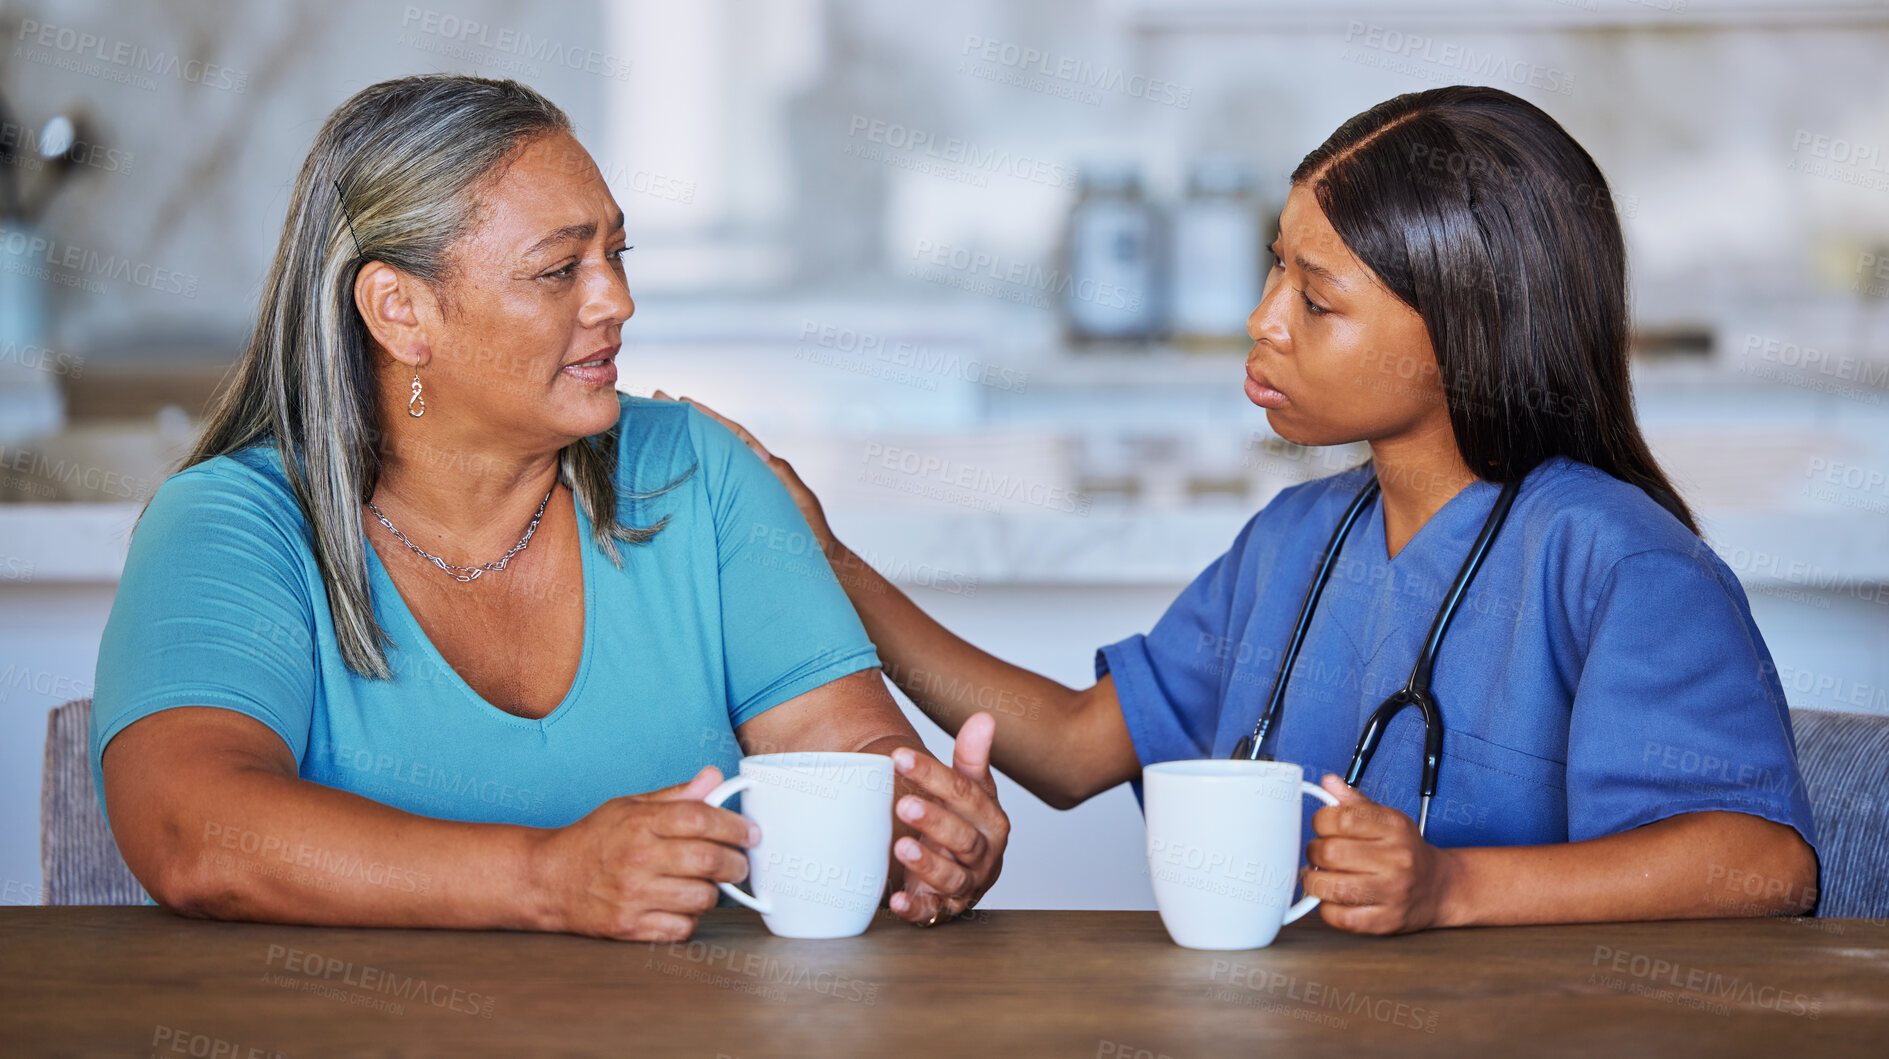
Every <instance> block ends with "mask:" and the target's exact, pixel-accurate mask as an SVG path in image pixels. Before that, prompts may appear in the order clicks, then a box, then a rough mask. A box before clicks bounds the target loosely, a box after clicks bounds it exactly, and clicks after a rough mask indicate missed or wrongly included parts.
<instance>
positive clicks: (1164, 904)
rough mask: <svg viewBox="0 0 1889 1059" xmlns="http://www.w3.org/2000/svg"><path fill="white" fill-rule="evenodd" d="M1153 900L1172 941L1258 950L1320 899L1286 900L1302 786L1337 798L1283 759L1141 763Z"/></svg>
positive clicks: (1295, 866)
mask: <svg viewBox="0 0 1889 1059" xmlns="http://www.w3.org/2000/svg"><path fill="white" fill-rule="evenodd" d="M1141 776H1142V803H1143V809H1144V814H1145V816H1146V818H1147V823H1148V873H1149V875H1150V876H1152V878H1153V881H1154V903H1155V907H1156V908H1158V909H1160V912H1161V922H1162V924H1163V925H1164V926H1166V927H1167V930H1168V936H1169V937H1172V938H1173V939H1174V941H1175V943H1176V944H1178V945H1182V946H1185V947H1187V948H1190V949H1256V948H1259V947H1260V946H1262V945H1270V944H1272V940H1273V938H1274V937H1276V936H1278V934H1279V928H1280V927H1282V926H1284V925H1285V924H1287V923H1290V922H1292V921H1293V920H1295V919H1298V918H1299V917H1300V916H1302V915H1304V914H1306V913H1307V912H1310V911H1311V910H1312V909H1313V908H1315V907H1317V906H1318V898H1316V897H1307V898H1305V899H1304V900H1302V901H1300V902H1299V903H1297V904H1292V890H1293V887H1294V886H1295V885H1297V883H1298V878H1299V849H1300V846H1299V816H1300V810H1299V806H1300V802H1299V797H1300V796H1301V795H1310V796H1311V797H1314V798H1317V799H1319V800H1320V801H1322V802H1324V803H1325V804H1327V805H1337V804H1338V799H1336V798H1334V797H1332V796H1331V795H1330V794H1329V793H1328V792H1326V791H1325V789H1324V788H1322V787H1315V786H1313V785H1312V784H1310V783H1307V782H1305V771H1304V770H1303V769H1301V768H1300V767H1299V766H1297V765H1293V764H1288V763H1286V762H1283V761H1242V760H1238V759H1229V760H1201V761H1163V762H1159V763H1157V764H1153V765H1149V766H1147V767H1146V768H1144V769H1142V770H1141Z"/></svg>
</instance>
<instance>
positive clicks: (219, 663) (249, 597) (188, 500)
mask: <svg viewBox="0 0 1889 1059" xmlns="http://www.w3.org/2000/svg"><path fill="white" fill-rule="evenodd" d="M297 532H298V526H297V525H295V524H285V512H283V511H282V510H281V509H280V507H277V506H275V505H274V504H273V502H272V500H271V498H270V497H269V496H268V493H267V490H266V489H265V487H263V486H262V485H261V484H260V483H259V482H253V481H249V480H246V479H245V478H244V477H242V475H241V474H240V473H225V472H222V471H219V470H216V469H212V468H210V467H208V466H207V465H199V466H198V467H196V468H191V469H189V470H186V471H184V472H181V473H179V474H176V475H173V476H172V477H171V478H170V479H169V480H167V481H166V482H165V483H164V484H163V485H162V486H161V487H159V489H158V491H157V493H156V494H155V495H154V496H153V497H152V498H151V503H150V505H149V506H148V507H146V508H145V511H144V514H143V516H142V518H140V519H139V521H138V524H137V527H136V529H135V531H134V532H133V533H132V536H131V548H130V552H129V554H128V555H127V556H126V559H125V568H124V576H123V578H122V579H121V580H120V581H119V584H118V593H117V595H116V596H115V597H114V598H113V600H112V609H111V616H110V617H109V618H108V619H107V620H106V622H105V632H104V635H103V637H102V639H101V640H100V643H99V653H98V671H97V675H96V681H95V690H94V692H93V698H92V739H91V759H92V779H93V783H94V785H95V787H96V790H97V793H98V799H99V805H100V807H101V808H102V807H103V806H104V804H105V786H104V785H105V778H104V770H103V767H102V762H103V760H104V754H105V746H106V744H108V743H110V742H111V741H112V739H113V738H114V737H116V736H117V735H118V733H119V732H121V731H123V730H124V729H125V728H126V726H128V725H130V724H131V723H132V722H133V721H137V720H141V719H143V718H145V717H148V716H150V715H151V714H154V713H157V712H159V711H161V710H167V709H170V708H172V707H176V706H214V707H220V708H222V709H228V710H235V711H236V712H238V713H241V714H245V715H247V716H250V717H254V718H255V719H256V720H258V721H261V722H262V723H263V724H266V725H268V726H269V728H270V729H271V730H272V731H274V732H275V733H276V734H277V735H279V736H281V737H282V742H283V743H284V744H286V745H287V746H288V748H289V750H290V751H291V752H292V753H293V754H294V755H295V760H296V761H297V762H298V763H299V762H300V761H301V760H302V756H303V754H304V753H305V752H306V751H307V748H308V731H309V723H310V718H311V716H312V715H313V711H314V699H315V683H316V676H315V616H314V609H313V606H312V601H311V600H310V598H309V595H308V587H307V585H308V582H307V580H306V579H305V577H304V576H303V573H302V571H301V565H302V560H301V558H299V556H305V555H306V554H307V546H306V544H305V543H304V542H303V541H302V540H301V539H300V538H299V536H298V535H297ZM322 602H323V604H324V605H325V604H326V600H325V599H324V600H323V601H322Z"/></svg>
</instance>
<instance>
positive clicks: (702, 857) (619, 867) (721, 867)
mask: <svg viewBox="0 0 1889 1059" xmlns="http://www.w3.org/2000/svg"><path fill="white" fill-rule="evenodd" d="M721 781H722V775H721V771H720V770H719V769H716V768H714V767H713V766H710V767H708V768H704V769H703V770H702V771H700V772H698V773H696V774H695V778H694V779H692V780H690V781H689V782H687V783H683V784H678V785H676V786H674V787H666V788H663V789H662V790H657V791H650V792H649V793H647V794H634V795H630V796H628V797H624V798H612V799H610V800H609V801H607V802H605V803H603V804H602V805H600V806H598V807H597V808H596V809H594V810H592V811H591V813H590V815H588V816H586V817H584V818H583V819H582V820H579V821H577V822H576V823H574V824H570V825H568V826H565V827H559V828H553V829H551V830H548V831H545V832H542V837H540V838H539V839H538V840H537V843H536V846H535V848H534V850H533V856H532V879H533V881H534V882H535V884H536V885H535V887H534V889H535V891H536V892H534V893H532V894H530V895H528V897H529V899H532V900H535V901H536V902H537V903H538V904H539V905H540V906H541V907H542V909H543V918H544V920H545V922H544V927H545V929H547V930H554V931H561V932H563V933H567V934H587V935H590V936H592V937H599V938H616V939H618V940H621V941H681V940H682V939H684V938H687V937H688V936H689V935H690V934H692V933H694V932H695V923H696V919H697V918H698V917H699V916H700V915H701V914H702V913H703V912H706V911H708V910H709V909H711V908H713V907H715V902H716V900H717V898H718V896H719V894H720V893H721V891H720V890H719V889H718V888H717V887H716V885H715V884H716V883H717V882H731V883H732V882H740V881H741V880H742V879H745V878H747V875H748V858H747V853H746V850H747V849H748V848H749V847H751V846H753V845H755V844H756V843H757V842H759V841H760V840H761V836H760V830H759V828H758V827H757V826H756V825H755V824H753V823H752V822H750V821H749V820H747V819H746V818H745V817H742V816H741V815H740V814H738V813H734V812H731V811H730V810H727V809H718V808H714V807H711V806H709V805H707V804H705V803H704V802H703V801H702V799H703V798H705V797H707V796H708V793H709V792H710V791H712V790H714V789H715V788H716V787H717V786H718V785H720V783H721Z"/></svg>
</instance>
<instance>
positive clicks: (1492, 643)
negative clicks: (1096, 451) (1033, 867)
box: [1096, 458, 1816, 848]
mask: <svg viewBox="0 0 1889 1059" xmlns="http://www.w3.org/2000/svg"><path fill="white" fill-rule="evenodd" d="M1370 473H1371V471H1370V470H1369V469H1368V467H1362V468H1354V469H1352V470H1349V471H1345V472H1343V473H1340V474H1336V475H1333V476H1331V477H1328V478H1322V479H1318V480H1315V481H1311V482H1306V483H1303V484H1301V485H1297V486H1294V487H1292V488H1289V489H1287V490H1285V491H1284V492H1282V493H1281V494H1280V495H1279V496H1278V497H1277V498H1275V499H1274V500H1273V502H1272V503H1270V504H1268V505H1267V506H1266V507H1265V509H1264V510H1262V511H1260V512H1259V514H1257V515H1255V516H1254V517H1253V519H1252V520H1251V521H1250V522H1248V523H1247V524H1246V526H1245V527H1244V528H1243V529H1242V530H1241V532H1240V534H1239V536H1238V537H1237V538H1236V539H1235V540H1234V542H1233V547H1232V548H1231V549H1230V550H1229V551H1228V552H1227V553H1226V554H1225V555H1223V556H1221V557H1220V558H1219V559H1216V560H1215V561H1214V563H1213V564H1212V565H1211V566H1209V567H1208V568H1207V569H1206V571H1205V572H1203V573H1202V574H1201V575H1200V576H1199V577H1198V578H1196V579H1195V580H1194V582H1193V584H1191V585H1189V586H1188V587H1187V589H1186V591H1184V592H1182V593H1181V596H1180V598H1179V599H1177V600H1175V601H1174V604H1173V605H1172V606H1171V607H1169V608H1168V611H1167V613H1166V614H1164V615H1163V616H1162V617H1161V619H1160V621H1159V622H1157V623H1156V624H1155V627H1154V629H1153V630H1152V631H1151V632H1149V633H1148V634H1147V635H1145V636H1142V635H1136V636H1131V637H1129V638H1128V639H1126V640H1123V641H1121V642H1120V643H1116V644H1111V645H1109V646H1107V647H1104V648H1102V649H1101V650H1100V651H1098V652H1097V653H1096V674H1097V676H1098V677H1100V676H1101V675H1102V674H1103V673H1113V674H1114V677H1115V687H1116V692H1117V695H1118V696H1119V697H1120V700H1121V704H1122V713H1123V716H1124V717H1125V718H1126V720H1127V722H1128V730H1129V733H1130V734H1131V736H1132V737H1133V739H1134V744H1135V751H1136V753H1137V754H1138V755H1139V756H1140V759H1141V761H1142V763H1143V764H1144V765H1145V764H1149V763H1152V762H1157V761H1168V760H1173V759H1178V758H1198V757H1226V756H1228V755H1229V754H1231V753H1232V750H1233V747H1234V744H1235V743H1237V742H1238V741H1239V739H1240V737H1241V736H1243V735H1246V734H1248V733H1250V732H1251V731H1252V728H1253V725H1254V723H1255V721H1256V720H1257V719H1258V717H1259V712H1260V710H1261V708H1262V707H1263V705H1264V703H1265V701H1266V698H1267V696H1268V695H1269V694H1270V692H1271V689H1272V686H1273V682H1274V680H1275V678H1276V677H1277V674H1278V671H1279V666H1280V656H1281V655H1282V654H1283V653H1284V651H1285V647H1286V644H1287V641H1288V640H1289V639H1290V636H1291V631H1292V626H1293V623H1294V621H1295V620H1296V618H1297V616H1298V613H1299V608H1300V606H1301V604H1302V602H1303V601H1304V599H1305V593H1306V590H1307V588H1308V587H1309V586H1310V584H1311V581H1312V574H1313V570H1314V568H1315V565H1316V563H1317V562H1318V557H1319V554H1320V552H1321V551H1322V550H1323V549H1324V547H1325V545H1326V543H1327V542H1328V541H1329V539H1330V537H1331V533H1332V530H1333V528H1334V527H1335V526H1336V525H1337V524H1338V520H1339V517H1340V515H1341V513H1342V512H1343V510H1344V508H1345V506H1346V505H1347V504H1348V503H1350V501H1351V499H1352V497H1353V496H1354V495H1356V493H1357V491H1358V489H1359V487H1360V486H1362V485H1363V484H1364V482H1365V481H1366V477H1365V476H1366V475H1367V474H1370ZM1500 491H1501V490H1500V488H1499V487H1498V486H1496V485H1492V484H1490V483H1488V482H1482V481H1478V482H1475V483H1473V484H1471V485H1470V486H1469V487H1468V488H1466V489H1464V490H1463V491H1462V492H1460V493H1458V494H1457V495H1456V496H1455V497H1453V498H1451V500H1450V501H1449V502H1448V503H1447V504H1445V505H1444V506H1443V508H1442V510H1440V511H1438V512H1437V513H1436V515H1435V516H1434V517H1432V518H1431V519H1430V521H1429V522H1427V523H1425V524H1424V526H1423V527H1422V528H1421V529H1420V530H1419V531H1418V532H1417V534H1416V535H1415V536H1414V537H1413V538H1411V540H1410V541H1409V542H1408V543H1407V544H1406V545H1405V546H1404V548H1403V549H1402V550H1401V551H1399V552H1398V553H1397V556H1396V557H1395V558H1394V559H1393V558H1390V557H1389V556H1388V554H1387V549H1386V545H1385V539H1384V515H1383V503H1382V500H1381V498H1380V499H1378V500H1374V501H1372V503H1371V504H1370V505H1369V506H1368V507H1366V508H1365V509H1364V510H1363V512H1362V513H1361V514H1360V516H1359V521H1358V523H1357V524H1356V525H1355V526H1354V527H1353V528H1352V531H1351V535H1350V538H1349V539H1348V540H1347V541H1346V542H1345V546H1344V549H1343V551H1342V552H1341V553H1340V559H1339V561H1338V563H1337V564H1336V566H1335V567H1334V569H1333V572H1332V576H1331V581H1330V583H1329V584H1328V585H1327V586H1326V589H1325V592H1324V595H1323V596H1322V597H1321V598H1320V601H1319V606H1318V610H1317V613H1316V616H1315V617H1314V619H1313V621H1312V623H1311V627H1310V629H1309V630H1308V632H1307V634H1306V638H1305V644H1304V646H1303V648H1302V649H1301V653H1300V655H1299V659H1298V664H1297V665H1296V666H1295V667H1294V669H1293V674H1292V680H1291V683H1290V685H1289V690H1288V692H1287V695H1286V698H1285V703H1284V707H1283V713H1282V715H1281V717H1280V719H1279V722H1278V724H1277V725H1276V726H1275V729H1274V736H1273V740H1274V742H1273V750H1274V757H1276V758H1277V759H1278V760H1280V761H1289V762H1296V763H1298V764H1300V765H1303V766H1304V768H1305V773H1306V779H1308V780H1310V781H1312V782H1313V783H1316V782H1318V780H1319V778H1320V777H1321V776H1322V775H1323V774H1325V773H1327V772H1335V773H1337V774H1339V775H1341V776H1342V775H1343V774H1344V772H1345V768H1346V766H1347V765H1348V764H1349V762H1350V760H1351V754H1352V751H1353V749H1354V747H1355V746H1356V744H1357V739H1358V734H1359V733H1360V732H1361V731H1362V730H1363V726H1364V723H1365V720H1366V718H1367V717H1368V716H1369V715H1370V713H1371V712H1372V711H1373V710H1374V709H1376V707H1377V705H1378V703H1380V702H1381V701H1383V699H1384V697H1385V696H1387V695H1389V694H1390V693H1391V692H1393V691H1395V690H1396V689H1397V688H1399V687H1401V686H1402V685H1403V683H1404V681H1405V680H1406V679H1407V678H1408V677H1409V675H1410V669H1411V666H1412V664H1413V663H1414V662H1415V660H1416V657H1417V652H1418V650H1419V648H1420V646H1421V642H1422V640H1423V637H1424V636H1425V634H1426V633H1427V632H1428V631H1429V627H1430V624H1431V622H1432V621H1433V620H1434V619H1435V616H1436V612H1437V608H1438V605H1439V604H1440V603H1441V601H1442V598H1443V594H1444V593H1445V592H1446V591H1447V590H1448V588H1449V586H1450V584H1451V583H1452V582H1453V581H1454V580H1455V577H1456V574H1457V571H1458V569H1459V568H1460V567H1461V565H1462V562H1463V559H1464V557H1465V556H1466V555H1467V554H1468V552H1469V549H1470V546H1471V544H1472V543H1473V541H1474V540H1475V537H1476V535H1477V533H1478V532H1479V531H1480V530H1481V528H1482V525H1483V521H1484V519H1485V518H1486V517H1487V516H1488V514H1489V512H1490V510H1491V508H1492V507H1493V506H1494V503H1495V499H1496V496H1497V494H1498V493H1499V492H1500ZM1432 687H1433V689H1434V692H1435V694H1436V697H1437V699H1438V701H1439V703H1440V705H1441V708H1442V712H1443V717H1444V721H1445V726H1446V729H1447V734H1446V736H1445V739H1444V744H1443V761H1442V771H1441V775H1440V777H1439V780H1438V786H1437V794H1436V799H1435V801H1434V802H1433V803H1432V805H1431V810H1430V824H1429V834H1428V837H1429V840H1430V841H1431V842H1432V843H1434V844H1435V845H1438V846H1444V847H1452V846H1489V845H1502V846H1508V845H1533V844H1542V843H1560V842H1570V841H1579V840H1582V839H1589V838H1596V837H1599V836H1602V835H1611V834H1615V833H1618V832H1621V831H1625V830H1628V829H1629V828H1634V827H1638V826H1640V825H1642V824H1648V823H1652V822H1653V821H1656V820H1661V819H1664V818H1666V817H1670V816H1674V815H1677V814H1680V813H1689V812H1698V811H1702V810H1732V811H1737V812H1744V813H1751V814H1753V815H1756V816H1761V817H1763V818H1765V819H1767V820H1775V821H1777V822H1779V823H1783V824H1788V825H1790V826H1791V827H1794V828H1796V829H1797V831H1798V832H1799V833H1800V834H1802V835H1803V836H1804V839H1805V841H1807V842H1810V843H1811V844H1812V846H1813V848H1814V847H1815V844H1816V840H1815V836H1814V834H1813V831H1812V824H1811V812H1810V803H1809V800H1808V798H1807V797H1806V792H1805V790H1804V785H1803V780H1802V779H1801V777H1800V776H1799V774H1798V771H1797V765H1796V755H1795V744H1794V743H1793V741H1792V737H1791V725H1790V714H1789V712H1788V709H1787V707H1786V704H1785V699H1784V692H1783V688H1782V687H1781V685H1780V684H1779V681H1778V677H1777V668H1776V666H1775V665H1773V663H1772V661H1771V655H1770V652H1768V651H1767V650H1766V649H1765V645H1764V640H1763V638H1762V637H1761V636H1760V635H1759V633H1758V628H1757V625H1756V624H1754V623H1753V621H1752V618H1751V611H1750V609H1749V607H1748V606H1747V603H1746V600H1745V594H1744V591H1743V589H1742V588H1741V587H1740V586H1739V584H1738V581H1737V579H1736V578H1735V577H1733V575H1732V573H1731V571H1730V569H1729V568H1727V567H1726V565H1725V564H1724V563H1723V562H1722V561H1720V559H1719V558H1718V557H1717V556H1716V555H1715V554H1713V552H1712V551H1711V549H1710V548H1709V547H1708V546H1706V545H1705V544H1704V543H1703V542H1702V541H1701V540H1700V539H1699V538H1698V537H1696V536H1694V535H1693V534H1692V533H1691V532H1689V531H1688V530H1687V529H1686V528H1685V526H1684V525H1682V524H1681V523H1680V522H1679V521H1678V520H1677V519H1676V518H1674V517H1673V516H1672V514H1670V513H1669V512H1667V511H1666V510H1665V509H1664V508H1662V507H1660V506H1659V505H1658V504H1656V503H1655V502H1654V501H1653V500H1652V499H1651V498H1650V497H1648V496H1647V495H1646V493H1645V492H1643V491H1642V490H1640V489H1639V488H1638V487H1636V486H1633V485H1629V484H1627V483H1625V482H1622V481H1619V480H1618V479H1615V478H1613V477H1611V476H1610V475H1607V474H1605V473H1603V472H1602V471H1599V470H1596V469H1595V468H1593V467H1590V466H1588V465H1586V464H1582V463H1578V462H1576V461H1573V460H1568V459H1564V458H1556V459H1553V460H1550V461H1548V462H1546V463H1544V464H1542V465H1541V466H1540V467H1537V468H1536V469H1535V470H1534V471H1533V472H1531V473H1530V474H1529V475H1528V477H1527V478H1526V480H1524V482H1523V483H1522V488H1521V491H1520V493H1519V494H1518V496H1517V497H1516V500H1515V506H1514V508H1513V509H1512V510H1511V512H1510V515H1509V519H1508V522H1507V524H1506V525H1505V526H1504V527H1503V529H1502V531H1501V533H1500V534H1499V535H1498V536H1497V537H1496V540H1495V542H1494V544H1493V546H1492V547H1491V549H1490V551H1489V554H1488V558H1487V560H1486V561H1485V563H1484V565H1483V567H1482V570H1481V572H1480V573H1478V574H1477V576H1476V581H1475V584H1474V587H1473V588H1472V589H1471V590H1470V592H1469V594H1468V595H1467V596H1466V597H1465V598H1464V600H1463V602H1462V605H1461V606H1460V608H1459V609H1458V610H1457V613H1456V616H1455V619H1454V621H1453V622H1452V623H1451V625H1450V628H1449V632H1448V635H1447V636H1446V637H1445V638H1444V641H1443V646H1442V650H1441V652H1440V653H1439V655H1438V657H1437V661H1436V670H1435V675H1434V680H1433V685H1432ZM1422 748H1423V723H1422V719H1421V717H1420V716H1419V714H1418V713H1417V711H1416V710H1415V709H1406V710H1404V711H1403V712H1402V713H1400V714H1399V715H1398V717H1397V719H1396V721H1395V722H1394V723H1392V724H1391V726H1390V727H1389V728H1388V730H1387V731H1386V733H1385V736H1384V739H1383V742H1382V743H1381V745H1380V746H1379V747H1378V751H1377V756H1376V758H1375V759H1374V761H1373V763H1372V765H1371V767H1370V769H1369V770H1368V771H1367V773H1366V774H1365V777H1364V780H1363V782H1362V783H1361V784H1360V789H1361V790H1362V791H1363V792H1364V793H1365V794H1366V795H1368V796H1369V797H1371V798H1372V799H1374V800H1376V801H1378V802H1380V803H1382V804H1384V805H1389V806H1393V807H1396V808H1398V809H1401V810H1403V811H1404V812H1406V813H1409V814H1410V815H1411V816H1413V817H1414V816H1415V815H1416V812H1417V785H1418V780H1419V772H1420V766H1421V759H1422ZM1137 794H1139V785H1137ZM1317 807H1318V806H1317V804H1316V803H1314V802H1312V800H1311V799H1306V824H1305V827H1306V830H1305V832H1304V833H1305V834H1306V835H1308V836H1309V835H1310V834H1311V830H1310V816H1311V813H1312V812H1314V811H1315V810H1316V809H1317Z"/></svg>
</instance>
